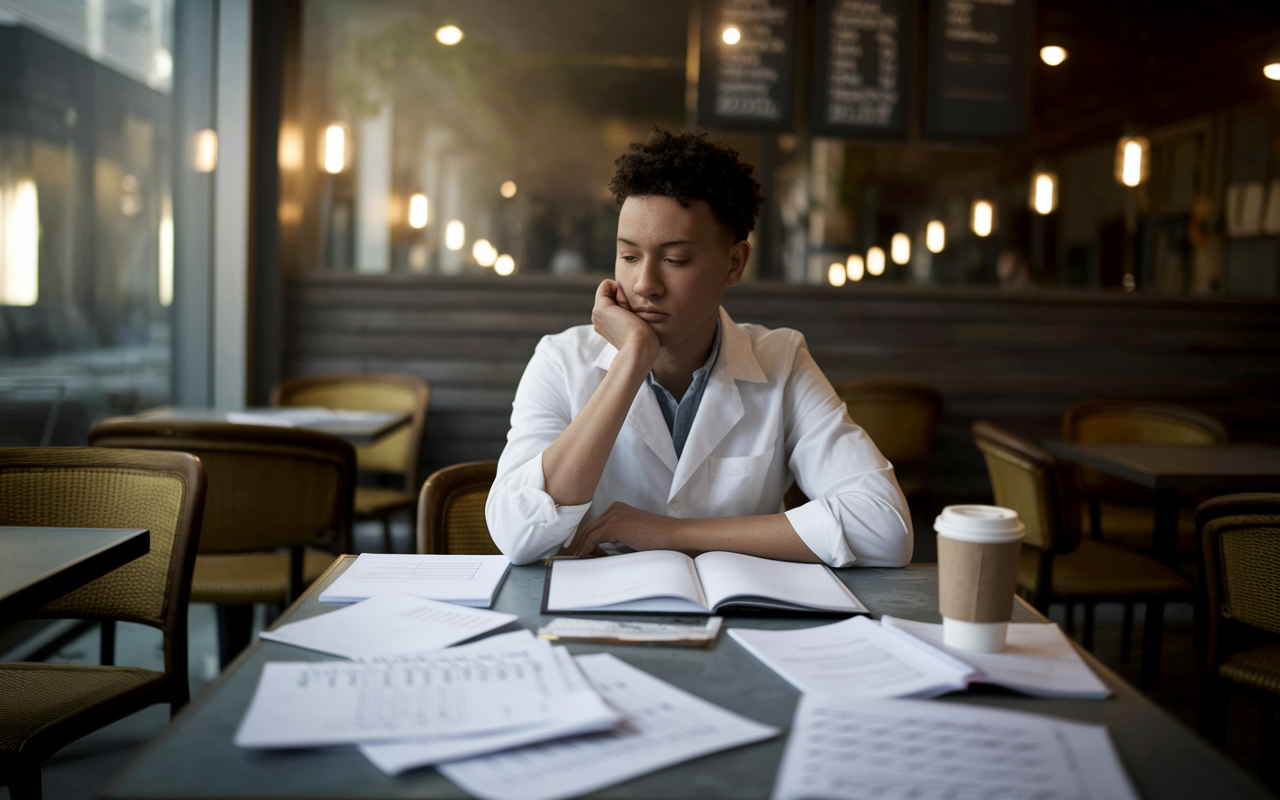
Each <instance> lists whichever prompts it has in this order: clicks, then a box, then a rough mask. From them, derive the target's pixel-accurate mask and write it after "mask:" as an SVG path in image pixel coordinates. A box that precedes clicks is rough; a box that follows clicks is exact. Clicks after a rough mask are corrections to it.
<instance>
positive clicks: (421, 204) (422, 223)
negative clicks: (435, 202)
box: [409, 193, 431, 230]
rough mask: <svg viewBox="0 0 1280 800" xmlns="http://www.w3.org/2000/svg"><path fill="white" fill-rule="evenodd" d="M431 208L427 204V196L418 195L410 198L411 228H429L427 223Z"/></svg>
mask: <svg viewBox="0 0 1280 800" xmlns="http://www.w3.org/2000/svg"><path fill="white" fill-rule="evenodd" d="M430 216H431V215H430V206H429V205H428V203H427V196H426V195H425V194H422V193H418V194H415V195H413V196H412V197H410V198H409V227H410V228H416V229H417V230H422V229H423V228H425V227H427V221H428V220H429V219H430Z"/></svg>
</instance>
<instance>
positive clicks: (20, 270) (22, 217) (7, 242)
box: [0, 178, 40, 306]
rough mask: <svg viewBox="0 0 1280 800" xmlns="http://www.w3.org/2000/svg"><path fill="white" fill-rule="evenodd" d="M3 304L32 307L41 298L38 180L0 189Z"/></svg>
mask: <svg viewBox="0 0 1280 800" xmlns="http://www.w3.org/2000/svg"><path fill="white" fill-rule="evenodd" d="M0 237H3V242H4V247H3V248H0V305H4V306H33V305H35V304H36V301H37V300H39V299H40V196H39V191H38V190H37V188H36V182H35V181H33V180H31V179H30V178H23V179H21V180H19V181H18V182H17V183H16V185H14V186H13V187H12V188H8V187H4V188H0Z"/></svg>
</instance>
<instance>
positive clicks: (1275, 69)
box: [1262, 61, 1280, 81]
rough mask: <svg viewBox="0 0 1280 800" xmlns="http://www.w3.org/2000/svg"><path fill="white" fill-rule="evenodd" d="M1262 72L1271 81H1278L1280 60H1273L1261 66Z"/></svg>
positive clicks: (1279, 77)
mask: <svg viewBox="0 0 1280 800" xmlns="http://www.w3.org/2000/svg"><path fill="white" fill-rule="evenodd" d="M1262 74H1263V75H1266V76H1267V77H1268V78H1270V79H1271V80H1273V81H1280V61H1278V62H1273V63H1271V64H1268V65H1266V66H1265V67H1263V68H1262Z"/></svg>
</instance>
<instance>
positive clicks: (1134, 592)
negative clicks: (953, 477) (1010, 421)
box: [973, 422, 1192, 688]
mask: <svg viewBox="0 0 1280 800" xmlns="http://www.w3.org/2000/svg"><path fill="white" fill-rule="evenodd" d="M973 439H974V443H975V444H976V445H977V446H978V449H979V450H981V451H982V453H983V456H985V458H986V462H987V472H988V474H989V475H990V477H991V488H992V491H993V493H994V495H995V502H996V505H999V506H1003V507H1005V508H1011V509H1013V510H1014V511H1017V512H1018V516H1019V517H1020V518H1021V519H1022V522H1023V524H1024V525H1026V527H1027V533H1026V538H1025V539H1024V540H1023V546H1022V560H1021V563H1020V565H1019V567H1018V591H1019V593H1021V594H1023V596H1025V597H1027V598H1029V599H1030V600H1031V602H1032V603H1033V604H1034V605H1035V606H1036V608H1038V609H1039V610H1040V611H1041V612H1042V613H1044V612H1047V611H1048V609H1049V605H1050V604H1051V603H1065V604H1067V612H1068V616H1067V619H1068V625H1069V627H1070V619H1071V616H1072V614H1071V609H1072V604H1074V603H1081V604H1083V605H1084V608H1085V617H1084V619H1085V622H1084V636H1083V642H1082V643H1083V644H1084V646H1085V647H1086V648H1088V649H1090V650H1091V649H1093V616H1094V614H1093V612H1094V607H1095V606H1096V605H1097V604H1098V603H1100V602H1120V603H1134V602H1145V603H1146V606H1147V613H1146V621H1145V625H1144V629H1143V638H1142V671H1141V679H1140V684H1141V685H1142V686H1143V688H1147V687H1151V686H1154V685H1155V683H1156V680H1157V678H1158V676H1159V669H1160V638H1161V633H1162V628H1163V626H1164V604H1165V603H1166V602H1167V601H1170V600H1176V601H1184V602H1191V600H1192V597H1191V588H1192V586H1191V582H1190V581H1189V580H1187V578H1186V577H1185V576H1183V575H1182V574H1181V573H1179V572H1178V571H1177V570H1175V569H1173V568H1172V567H1169V566H1168V565H1166V564H1164V563H1163V562H1161V561H1158V560H1156V559H1154V558H1150V557H1148V556H1143V555H1139V554H1137V553H1134V552H1131V551H1129V550H1124V549H1121V548H1118V547H1112V546H1110V545H1107V544H1104V543H1101V542H1095V541H1092V540H1088V539H1082V537H1081V531H1080V504H1079V501H1078V500H1077V499H1076V492H1075V484H1074V481H1073V479H1072V476H1071V473H1070V472H1068V471H1067V470H1066V469H1065V468H1064V467H1063V465H1060V464H1059V463H1058V461H1057V460H1056V459H1054V457H1053V456H1052V455H1050V454H1049V453H1048V452H1046V451H1045V450H1042V449H1041V448H1039V447H1037V446H1036V445H1034V444H1032V443H1031V442H1029V441H1027V440H1025V439H1022V438H1020V437H1018V436H1014V435H1012V434H1010V433H1008V432H1006V431H1003V430H1001V429H1000V428H997V427H996V426H995V425H992V424H990V423H988V422H977V423H974V426H973ZM1131 626H1132V619H1129V620H1128V625H1127V626H1126V628H1125V630H1124V631H1123V634H1122V647H1123V648H1125V649H1126V650H1127V649H1128V646H1129V639H1130V636H1131V634H1132V630H1131Z"/></svg>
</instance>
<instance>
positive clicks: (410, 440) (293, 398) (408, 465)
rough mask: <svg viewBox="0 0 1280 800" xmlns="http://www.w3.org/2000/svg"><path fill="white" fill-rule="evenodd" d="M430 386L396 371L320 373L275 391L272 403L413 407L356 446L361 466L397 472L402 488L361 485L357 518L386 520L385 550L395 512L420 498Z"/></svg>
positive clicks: (381, 472) (384, 408) (371, 473)
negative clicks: (404, 421)
mask: <svg viewBox="0 0 1280 800" xmlns="http://www.w3.org/2000/svg"><path fill="white" fill-rule="evenodd" d="M430 402H431V387H430V386H428V385H427V384H425V383H423V382H422V381H420V380H418V379H417V378H414V377H411V376H408V375H393V374H379V373H368V374H349V375H318V376H313V377H308V378H292V379H290V380H287V381H282V382H281V383H279V384H277V385H276V387H275V388H274V389H273V390H272V392H271V405H273V406H320V407H323V408H340V409H346V410H352V411H408V412H410V413H412V415H413V418H412V419H411V420H410V422H409V425H408V426H407V427H405V428H401V429H400V430H398V431H395V432H394V433H390V434H388V435H387V436H385V437H383V438H382V439H380V440H379V441H378V442H377V443H375V444H371V445H368V446H365V447H358V448H356V466H357V468H358V469H359V470H360V472H362V473H365V474H366V475H369V476H370V477H374V478H376V477H378V476H381V475H392V476H396V477H397V479H398V480H399V481H401V488H399V489H394V488H386V487H382V486H356V497H355V518H356V520H357V521H359V520H373V519H376V520H379V521H380V522H381V523H382V544H383V550H384V551H385V552H388V553H390V552H391V550H392V544H391V517H392V516H393V515H394V514H396V513H397V512H399V511H403V510H408V511H410V512H411V513H412V510H413V508H414V504H415V503H416V502H417V500H418V493H417V491H416V489H417V486H418V483H417V480H418V455H419V452H420V451H421V449H422V435H423V432H424V430H425V428H426V425H427V406H428V405H429V404H430Z"/></svg>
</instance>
